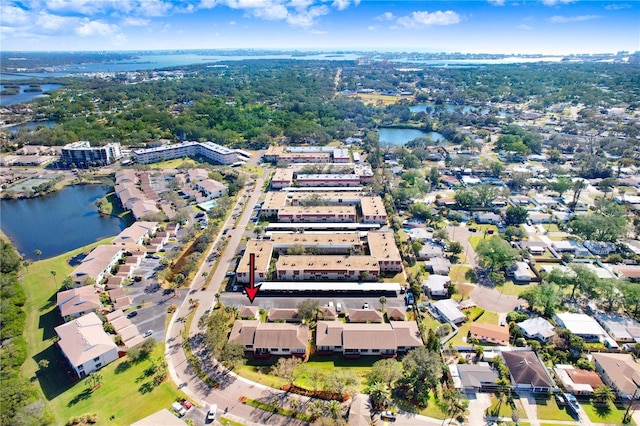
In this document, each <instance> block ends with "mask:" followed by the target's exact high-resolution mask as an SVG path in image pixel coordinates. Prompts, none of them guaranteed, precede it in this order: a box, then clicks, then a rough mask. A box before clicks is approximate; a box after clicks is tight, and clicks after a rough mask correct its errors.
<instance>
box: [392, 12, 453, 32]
mask: <svg viewBox="0 0 640 426" xmlns="http://www.w3.org/2000/svg"><path fill="white" fill-rule="evenodd" d="M397 22H398V24H400V25H401V26H403V27H405V28H421V27H428V26H431V25H452V24H457V23H458V22H460V15H458V14H457V13H456V12H454V11H452V10H447V11H446V12H443V11H441V10H438V11H436V12H427V11H426V10H425V11H416V12H413V13H411V15H409V16H403V17H401V18H398V20H397Z"/></svg>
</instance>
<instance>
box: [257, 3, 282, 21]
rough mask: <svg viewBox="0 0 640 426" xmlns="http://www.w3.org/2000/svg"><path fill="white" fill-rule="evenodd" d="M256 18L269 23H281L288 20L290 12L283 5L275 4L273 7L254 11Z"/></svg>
mask: <svg viewBox="0 0 640 426" xmlns="http://www.w3.org/2000/svg"><path fill="white" fill-rule="evenodd" d="M253 16H255V17H256V18H262V19H266V20H268V21H281V20H283V19H287V17H288V16H289V11H288V10H287V8H286V7H284V6H283V5H281V4H274V5H272V6H271V7H263V8H257V9H255V10H254V11H253Z"/></svg>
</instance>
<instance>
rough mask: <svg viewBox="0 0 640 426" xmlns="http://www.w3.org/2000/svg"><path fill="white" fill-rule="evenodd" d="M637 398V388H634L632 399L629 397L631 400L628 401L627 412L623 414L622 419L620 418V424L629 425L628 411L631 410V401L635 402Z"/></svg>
mask: <svg viewBox="0 0 640 426" xmlns="http://www.w3.org/2000/svg"><path fill="white" fill-rule="evenodd" d="M637 396H638V388H636V390H635V391H633V397H631V399H630V400H629V406H628V407H627V411H626V412H625V413H624V417H622V422H623V423H629V422H630V421H631V417H630V416H629V411H630V410H631V406H632V405H633V401H635V400H636V397H637Z"/></svg>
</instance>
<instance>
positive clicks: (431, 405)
mask: <svg viewBox="0 0 640 426" xmlns="http://www.w3.org/2000/svg"><path fill="white" fill-rule="evenodd" d="M393 403H394V404H395V405H396V406H397V407H398V408H400V409H401V410H404V411H408V412H410V413H416V414H421V415H423V416H429V417H433V418H434V419H441V420H444V419H445V418H446V417H447V413H445V412H444V411H442V409H440V406H439V405H438V404H437V401H436V399H435V396H434V394H433V392H429V402H428V403H427V406H426V407H425V408H423V409H418V408H417V407H415V406H414V405H411V404H409V403H408V402H407V401H406V400H404V399H398V398H394V399H393Z"/></svg>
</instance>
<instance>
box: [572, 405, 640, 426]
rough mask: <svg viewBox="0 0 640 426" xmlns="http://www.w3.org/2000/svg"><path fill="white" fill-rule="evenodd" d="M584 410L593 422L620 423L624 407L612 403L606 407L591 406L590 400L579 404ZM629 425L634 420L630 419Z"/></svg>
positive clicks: (632, 423)
mask: <svg viewBox="0 0 640 426" xmlns="http://www.w3.org/2000/svg"><path fill="white" fill-rule="evenodd" d="M581 405H582V408H583V409H584V411H585V412H586V413H587V416H589V419H590V420H591V421H592V422H594V423H608V424H616V425H621V424H622V418H623V417H624V413H625V409H624V408H617V407H616V406H614V405H613V404H609V406H608V407H604V408H603V407H599V406H598V407H596V406H593V405H592V404H591V403H590V402H586V403H584V404H581ZM629 424H631V425H634V424H635V422H634V421H633V420H632V421H631V423H629Z"/></svg>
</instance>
